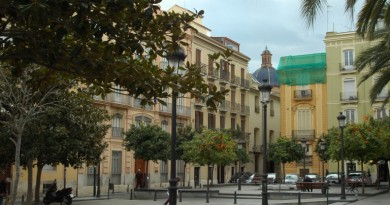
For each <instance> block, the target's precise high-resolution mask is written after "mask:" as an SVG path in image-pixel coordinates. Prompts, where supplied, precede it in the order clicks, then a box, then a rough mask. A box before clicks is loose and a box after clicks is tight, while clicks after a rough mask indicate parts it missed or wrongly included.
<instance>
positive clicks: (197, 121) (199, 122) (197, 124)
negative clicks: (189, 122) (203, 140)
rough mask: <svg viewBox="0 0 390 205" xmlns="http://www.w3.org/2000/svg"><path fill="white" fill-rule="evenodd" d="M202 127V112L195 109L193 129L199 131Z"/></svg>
mask: <svg viewBox="0 0 390 205" xmlns="http://www.w3.org/2000/svg"><path fill="white" fill-rule="evenodd" d="M202 127H203V112H200V111H195V130H196V131H200V130H201V129H202Z"/></svg>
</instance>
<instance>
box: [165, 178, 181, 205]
mask: <svg viewBox="0 0 390 205" xmlns="http://www.w3.org/2000/svg"><path fill="white" fill-rule="evenodd" d="M176 181H177V184H179V181H180V178H179V177H177V178H176ZM167 195H168V199H167V200H166V201H165V202H164V205H167V204H168V203H171V200H170V199H171V197H169V189H168V191H167ZM177 195H179V190H177ZM177 195H176V197H177Z"/></svg>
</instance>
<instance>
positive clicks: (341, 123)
mask: <svg viewBox="0 0 390 205" xmlns="http://www.w3.org/2000/svg"><path fill="white" fill-rule="evenodd" d="M345 119H346V117H345V116H344V115H343V113H342V112H340V115H339V116H337V120H338V121H339V127H340V131H341V134H340V139H341V150H340V158H341V197H340V199H345V173H344V128H345Z"/></svg>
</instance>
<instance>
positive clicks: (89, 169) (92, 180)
mask: <svg viewBox="0 0 390 205" xmlns="http://www.w3.org/2000/svg"><path fill="white" fill-rule="evenodd" d="M94 169H95V167H94V166H89V167H87V175H88V178H87V186H93V184H94V183H97V173H96V174H95V175H94ZM95 172H97V171H95ZM94 176H95V178H94Z"/></svg>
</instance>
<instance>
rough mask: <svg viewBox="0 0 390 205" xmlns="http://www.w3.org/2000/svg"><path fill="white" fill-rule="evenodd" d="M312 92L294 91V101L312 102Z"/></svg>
mask: <svg viewBox="0 0 390 205" xmlns="http://www.w3.org/2000/svg"><path fill="white" fill-rule="evenodd" d="M311 99H312V91H311V90H310V89H309V90H294V100H311Z"/></svg>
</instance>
